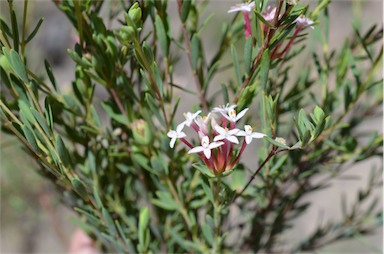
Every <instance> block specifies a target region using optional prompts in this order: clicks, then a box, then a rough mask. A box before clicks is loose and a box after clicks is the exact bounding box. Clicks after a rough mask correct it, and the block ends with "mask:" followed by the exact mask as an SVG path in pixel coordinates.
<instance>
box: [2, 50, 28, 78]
mask: <svg viewBox="0 0 384 254" xmlns="http://www.w3.org/2000/svg"><path fill="white" fill-rule="evenodd" d="M3 54H4V55H5V57H6V58H7V60H8V63H9V64H10V66H11V68H12V70H13V71H14V72H15V74H16V75H17V76H18V77H19V78H20V79H21V80H23V81H24V82H25V83H27V82H28V76H27V70H26V68H25V65H24V63H23V61H22V59H21V57H20V55H19V54H18V53H17V52H16V51H15V50H14V49H11V50H10V51H9V52H7V49H6V48H5V47H3Z"/></svg>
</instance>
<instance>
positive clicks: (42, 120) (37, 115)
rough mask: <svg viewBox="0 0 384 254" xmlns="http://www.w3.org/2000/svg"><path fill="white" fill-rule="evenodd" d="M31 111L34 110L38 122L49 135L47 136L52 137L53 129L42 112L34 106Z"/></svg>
mask: <svg viewBox="0 0 384 254" xmlns="http://www.w3.org/2000/svg"><path fill="white" fill-rule="evenodd" d="M31 112H32V114H33V116H34V117H35V119H36V120H37V122H38V123H39V125H40V126H41V128H42V129H43V131H44V133H45V135H47V137H50V136H51V130H50V129H49V128H48V125H47V123H46V121H45V118H44V117H42V116H41V115H40V113H39V112H37V110H36V109H34V108H31Z"/></svg>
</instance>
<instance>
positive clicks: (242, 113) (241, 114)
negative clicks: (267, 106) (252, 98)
mask: <svg viewBox="0 0 384 254" xmlns="http://www.w3.org/2000/svg"><path fill="white" fill-rule="evenodd" d="M248 109H249V108H246V109H243V111H241V112H240V113H239V114H237V116H236V121H237V120H239V119H240V118H242V117H243V116H244V115H245V113H247V111H248Z"/></svg>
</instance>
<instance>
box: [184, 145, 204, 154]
mask: <svg viewBox="0 0 384 254" xmlns="http://www.w3.org/2000/svg"><path fill="white" fill-rule="evenodd" d="M204 149H205V148H204V147H202V146H196V147H194V148H192V149H191V150H189V151H188V153H200V152H202V151H204Z"/></svg>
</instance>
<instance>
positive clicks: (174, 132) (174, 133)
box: [167, 130, 177, 138]
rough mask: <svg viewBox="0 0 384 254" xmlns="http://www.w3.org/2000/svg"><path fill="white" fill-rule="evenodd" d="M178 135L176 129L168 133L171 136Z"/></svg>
mask: <svg viewBox="0 0 384 254" xmlns="http://www.w3.org/2000/svg"><path fill="white" fill-rule="evenodd" d="M176 135H177V134H176V131H174V130H170V131H168V133H167V136H168V137H170V138H173V137H176Z"/></svg>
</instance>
